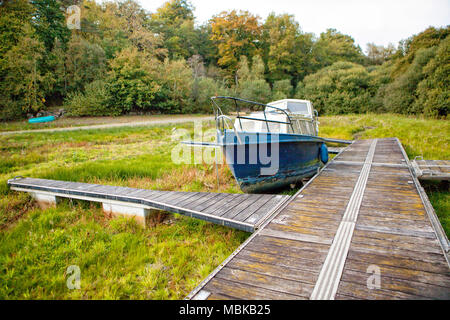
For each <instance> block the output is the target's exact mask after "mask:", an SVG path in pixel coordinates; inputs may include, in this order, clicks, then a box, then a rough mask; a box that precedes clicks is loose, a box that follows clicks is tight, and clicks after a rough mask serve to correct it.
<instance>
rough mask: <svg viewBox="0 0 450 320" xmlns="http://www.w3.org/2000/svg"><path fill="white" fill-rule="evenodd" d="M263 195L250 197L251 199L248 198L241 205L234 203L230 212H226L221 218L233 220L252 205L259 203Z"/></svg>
mask: <svg viewBox="0 0 450 320" xmlns="http://www.w3.org/2000/svg"><path fill="white" fill-rule="evenodd" d="M262 197H263V195H261V194H260V195H253V194H252V195H249V197H247V198H246V199H243V200H242V201H241V202H239V203H234V202H233V206H232V207H231V206H230V207H229V208H228V210H226V211H225V212H224V213H223V214H222V215H221V217H223V218H228V219H233V218H234V217H235V216H236V215H237V214H238V213H240V212H241V211H242V210H244V209H245V208H247V207H249V206H250V205H252V204H253V203H255V202H256V201H258V200H259V199H260V198H262Z"/></svg>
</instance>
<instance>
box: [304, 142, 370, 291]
mask: <svg viewBox="0 0 450 320" xmlns="http://www.w3.org/2000/svg"><path fill="white" fill-rule="evenodd" d="M376 145H377V140H376V139H375V140H373V141H372V144H371V145H370V148H369V151H368V152H367V156H366V160H365V162H364V165H363V167H362V169H361V172H360V174H359V177H358V181H357V182H356V185H355V188H354V189H353V193H352V195H351V197H350V200H349V202H348V204H347V208H346V209H345V212H344V215H343V217H342V221H341V223H340V224H339V227H338V230H337V232H336V235H335V237H334V239H333V243H332V244H331V246H330V250H329V251H328V255H327V257H326V259H325V262H324V264H323V266H322V269H321V270H320V273H319V277H318V279H317V282H316V285H315V286H314V290H313V292H312V294H311V296H310V299H311V300H333V299H334V297H335V295H336V292H337V289H338V286H339V282H340V279H341V276H342V272H343V271H344V265H345V261H346V259H347V254H348V250H349V248H350V243H351V240H352V236H353V230H354V229H355V225H356V220H357V218H358V213H359V208H360V206H361V202H362V199H363V196H364V191H365V189H366V185H367V180H368V179H369V173H370V168H371V166H372V161H373V157H374V154H375V148H376Z"/></svg>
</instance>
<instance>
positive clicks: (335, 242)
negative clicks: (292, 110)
mask: <svg viewBox="0 0 450 320" xmlns="http://www.w3.org/2000/svg"><path fill="white" fill-rule="evenodd" d="M448 249H449V248H448V239H447V237H446V235H445V233H444V232H443V230H442V227H441V225H440V224H439V221H438V220H437V218H436V216H435V213H434V211H433V209H432V207H431V205H430V203H429V201H428V198H427V196H426V194H425V193H424V191H423V189H422V188H421V186H420V184H419V182H418V181H417V178H416V177H415V176H414V174H413V171H412V167H411V165H410V163H409V160H408V158H407V156H406V154H405V152H404V150H403V147H402V146H401V144H400V142H399V141H398V139H395V138H394V139H375V140H359V141H356V142H355V143H354V144H352V145H351V146H349V147H348V148H346V149H345V150H344V151H343V152H342V153H340V154H339V155H338V156H337V157H336V158H335V159H334V160H333V161H332V162H330V163H329V164H328V165H327V166H325V168H324V169H323V170H322V171H321V173H320V174H319V175H317V176H316V177H315V178H313V179H312V180H310V181H309V183H308V184H307V185H306V186H305V187H304V188H302V190H300V191H299V192H298V193H297V194H296V195H295V196H294V197H293V198H291V199H290V200H289V201H287V202H286V203H285V204H284V205H283V206H282V207H281V208H280V209H279V210H278V211H277V212H274V214H273V217H272V218H271V219H269V220H268V221H266V222H265V223H264V224H263V225H262V226H261V228H260V229H259V230H258V231H256V232H255V233H254V234H253V235H252V236H251V237H250V238H249V239H248V240H247V241H246V242H245V243H244V244H243V245H242V246H240V247H239V248H238V249H237V250H236V251H235V252H234V253H233V254H232V255H231V256H230V257H229V258H228V259H227V260H226V261H224V263H223V264H221V265H220V266H219V267H218V268H217V269H216V270H215V271H214V272H213V273H212V274H211V275H210V276H208V277H207V278H206V279H205V280H204V281H203V282H202V283H201V284H200V285H199V286H198V287H197V288H195V289H194V290H193V291H192V292H191V293H190V294H189V295H188V297H187V298H188V299H450V268H449V262H448V259H449V257H448Z"/></svg>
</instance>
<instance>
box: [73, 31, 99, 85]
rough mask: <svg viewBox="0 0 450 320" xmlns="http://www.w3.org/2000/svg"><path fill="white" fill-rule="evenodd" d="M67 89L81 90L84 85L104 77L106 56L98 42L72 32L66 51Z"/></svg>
mask: <svg viewBox="0 0 450 320" xmlns="http://www.w3.org/2000/svg"><path fill="white" fill-rule="evenodd" d="M65 73H66V79H67V88H68V90H70V91H72V90H83V88H84V85H85V84H87V83H90V82H92V81H94V80H99V79H103V78H105V77H106V56H105V52H104V50H103V49H102V48H101V47H100V46H99V45H98V44H92V43H89V42H88V41H86V40H84V39H83V38H82V37H80V36H78V35H76V34H74V35H73V36H72V38H71V39H70V42H69V43H68V46H67V51H66V70H65Z"/></svg>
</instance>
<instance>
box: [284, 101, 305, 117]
mask: <svg viewBox="0 0 450 320" xmlns="http://www.w3.org/2000/svg"><path fill="white" fill-rule="evenodd" d="M288 109H289V111H291V112H294V113H301V114H309V110H308V104H307V103H306V102H300V101H295V102H294V101H289V103H288Z"/></svg>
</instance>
